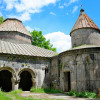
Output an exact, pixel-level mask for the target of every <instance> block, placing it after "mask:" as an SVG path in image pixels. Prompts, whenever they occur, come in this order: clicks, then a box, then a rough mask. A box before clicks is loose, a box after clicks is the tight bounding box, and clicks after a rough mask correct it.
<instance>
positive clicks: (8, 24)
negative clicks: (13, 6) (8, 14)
mask: <svg viewBox="0 0 100 100" xmlns="http://www.w3.org/2000/svg"><path fill="white" fill-rule="evenodd" d="M0 31H15V32H20V33H23V34H25V35H28V36H31V35H30V33H29V32H28V31H27V29H26V28H25V27H24V25H23V24H22V21H20V20H18V19H16V18H7V19H6V20H4V22H3V23H2V24H1V25H0Z"/></svg>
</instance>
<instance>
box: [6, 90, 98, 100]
mask: <svg viewBox="0 0 100 100" xmlns="http://www.w3.org/2000/svg"><path fill="white" fill-rule="evenodd" d="M7 96H9V97H11V98H12V99H13V100H38V99H39V100H91V99H88V98H87V99H86V98H75V97H71V96H66V95H65V94H61V93H54V94H47V93H31V92H28V91H27V92H25V91H24V92H22V93H20V94H19V95H12V94H8V93H7ZM93 100H94V99H93ZM95 100H96V99H95Z"/></svg>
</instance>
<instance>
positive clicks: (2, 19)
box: [0, 16, 4, 24]
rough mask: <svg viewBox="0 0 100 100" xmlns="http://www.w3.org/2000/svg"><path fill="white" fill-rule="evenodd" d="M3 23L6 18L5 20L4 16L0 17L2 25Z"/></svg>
mask: <svg viewBox="0 0 100 100" xmlns="http://www.w3.org/2000/svg"><path fill="white" fill-rule="evenodd" d="M3 21H4V18H3V16H1V17H0V24H2V23H3Z"/></svg>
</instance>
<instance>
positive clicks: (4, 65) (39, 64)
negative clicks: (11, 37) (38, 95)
mask: <svg viewBox="0 0 100 100" xmlns="http://www.w3.org/2000/svg"><path fill="white" fill-rule="evenodd" d="M46 68H48V74H50V61H49V59H48V58H41V57H40V58H39V57H27V56H17V55H15V56H14V55H13V56H12V55H4V54H3V55H2V54H0V71H1V70H8V71H10V72H11V73H12V76H13V77H12V80H13V86H12V89H15V88H17V89H18V84H17V87H15V86H16V85H15V83H14V82H20V73H21V72H22V71H24V70H25V71H28V72H30V74H31V75H32V80H33V85H34V87H42V86H44V87H46V85H47V84H46V83H45V81H44V80H45V78H46V77H45V69H46Z"/></svg>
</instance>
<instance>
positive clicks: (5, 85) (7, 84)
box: [0, 70, 12, 92]
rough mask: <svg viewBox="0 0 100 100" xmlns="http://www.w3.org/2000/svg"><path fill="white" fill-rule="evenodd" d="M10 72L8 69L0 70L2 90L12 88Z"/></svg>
mask: <svg viewBox="0 0 100 100" xmlns="http://www.w3.org/2000/svg"><path fill="white" fill-rule="evenodd" d="M11 78H12V73H11V72H9V71H8V70H1V71H0V88H1V89H2V91H5V92H9V91H11V90H12V81H11Z"/></svg>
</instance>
